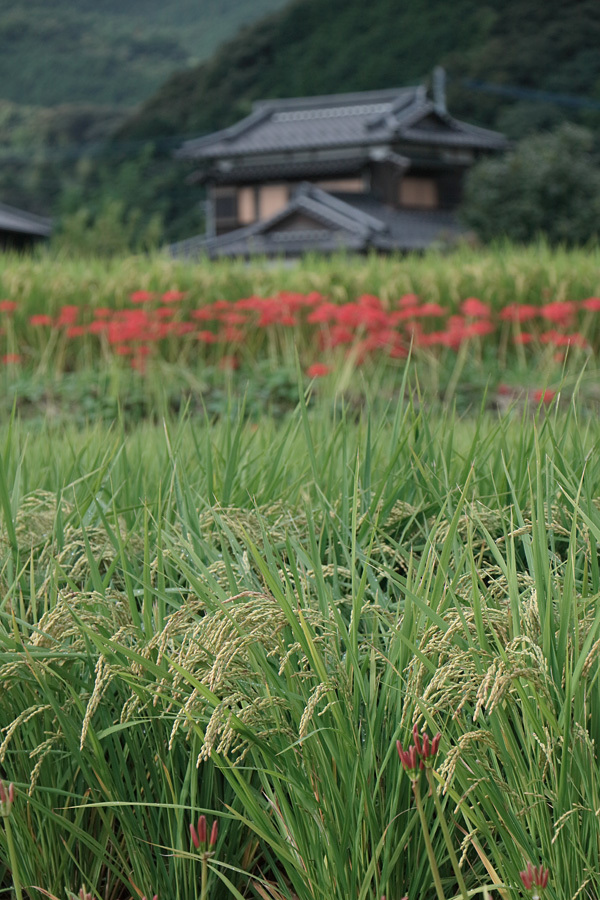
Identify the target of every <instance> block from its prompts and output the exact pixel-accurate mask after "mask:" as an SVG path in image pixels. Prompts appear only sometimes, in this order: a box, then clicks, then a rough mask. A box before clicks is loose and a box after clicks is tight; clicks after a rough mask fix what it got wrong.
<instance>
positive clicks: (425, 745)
mask: <svg viewBox="0 0 600 900" xmlns="http://www.w3.org/2000/svg"><path fill="white" fill-rule="evenodd" d="M430 750H431V748H430V746H429V735H428V734H427V732H426V731H424V732H423V752H422V754H421V756H422V757H423V759H428V758H429V756H430V755H431V753H430Z"/></svg>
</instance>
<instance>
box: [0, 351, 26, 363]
mask: <svg viewBox="0 0 600 900" xmlns="http://www.w3.org/2000/svg"><path fill="white" fill-rule="evenodd" d="M22 360H23V357H22V356H21V354H20V353H5V354H4V356H3V357H2V358H1V359H0V362H2V363H3V364H4V365H5V366H9V365H16V364H17V363H20V362H22Z"/></svg>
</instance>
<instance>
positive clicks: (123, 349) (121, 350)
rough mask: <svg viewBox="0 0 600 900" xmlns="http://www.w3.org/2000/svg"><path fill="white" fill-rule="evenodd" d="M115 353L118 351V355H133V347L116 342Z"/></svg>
mask: <svg viewBox="0 0 600 900" xmlns="http://www.w3.org/2000/svg"><path fill="white" fill-rule="evenodd" d="M113 353H116V354H117V356H131V354H132V353H133V349H132V348H131V347H128V346H127V344H115V345H114V347H113Z"/></svg>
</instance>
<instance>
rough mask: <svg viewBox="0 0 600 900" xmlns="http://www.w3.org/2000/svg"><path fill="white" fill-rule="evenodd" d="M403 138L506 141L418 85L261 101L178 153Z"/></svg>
mask: <svg viewBox="0 0 600 900" xmlns="http://www.w3.org/2000/svg"><path fill="white" fill-rule="evenodd" d="M404 142H406V143H409V144H410V143H433V144H437V145H445V146H454V147H456V146H458V147H474V148H482V149H500V148H502V147H504V146H505V143H506V142H505V139H504V137H503V136H502V135H501V134H499V133H498V132H495V131H489V130H488V129H485V128H478V127H476V126H473V125H468V124H467V123H466V122H460V121H458V120H457V119H454V118H453V117H452V116H450V115H448V113H447V112H446V111H445V110H442V109H439V108H438V107H437V106H436V105H435V104H434V103H433V102H432V101H431V100H429V99H428V98H427V95H426V90H425V87H424V86H423V85H419V86H416V87H408V88H397V89H391V90H385V91H366V92H360V93H352V94H334V95H328V96H325V97H299V98H294V99H289V100H266V101H262V102H259V103H256V104H255V105H254V109H253V111H252V113H251V114H250V115H249V116H247V117H246V118H245V119H242V121H241V122H238V123H237V124H236V125H233V126H232V127H231V128H226V129H224V130H223V131H218V132H215V133H214V134H212V135H207V136H206V137H203V138H199V139H197V140H191V141H186V142H185V143H184V144H183V146H182V147H181V148H180V150H179V151H178V156H180V157H182V158H190V159H205V160H210V159H215V158H219V157H229V158H232V157H236V156H253V155H259V154H263V153H276V152H283V151H294V150H314V149H327V148H337V147H368V146H377V145H379V146H386V145H389V144H390V143H395V144H397V143H404Z"/></svg>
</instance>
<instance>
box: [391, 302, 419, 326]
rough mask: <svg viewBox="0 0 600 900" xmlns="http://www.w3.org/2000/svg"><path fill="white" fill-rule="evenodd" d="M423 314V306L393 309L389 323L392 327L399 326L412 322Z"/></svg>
mask: <svg viewBox="0 0 600 900" xmlns="http://www.w3.org/2000/svg"><path fill="white" fill-rule="evenodd" d="M425 305H427V304H425ZM422 312H423V306H406V307H405V308H404V309H393V310H392V311H391V312H390V313H388V322H389V323H390V325H397V324H398V323H399V322H410V320H411V319H416V318H418V317H419V316H421V315H422Z"/></svg>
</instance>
